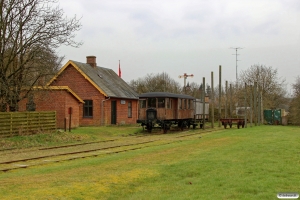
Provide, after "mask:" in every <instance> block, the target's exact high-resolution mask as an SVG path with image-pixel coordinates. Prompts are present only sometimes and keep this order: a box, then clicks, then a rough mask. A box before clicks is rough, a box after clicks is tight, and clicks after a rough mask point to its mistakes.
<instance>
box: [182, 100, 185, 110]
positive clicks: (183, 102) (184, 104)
mask: <svg viewBox="0 0 300 200" xmlns="http://www.w3.org/2000/svg"><path fill="white" fill-rule="evenodd" d="M182 101H183V102H182V104H183V106H182V107H183V109H186V99H183V100H182Z"/></svg>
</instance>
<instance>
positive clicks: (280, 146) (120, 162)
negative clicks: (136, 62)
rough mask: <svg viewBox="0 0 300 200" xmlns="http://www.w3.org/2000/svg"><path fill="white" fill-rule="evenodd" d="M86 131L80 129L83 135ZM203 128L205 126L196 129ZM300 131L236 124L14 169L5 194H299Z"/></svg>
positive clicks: (1, 181)
mask: <svg viewBox="0 0 300 200" xmlns="http://www.w3.org/2000/svg"><path fill="white" fill-rule="evenodd" d="M129 128H132V127H129ZM87 130H89V129H87ZM81 131H82V130H79V129H78V130H77V133H74V134H78V135H81V136H82V135H84V133H82V132H81ZM126 131H128V129H126ZM126 131H124V132H126ZM134 131H136V130H135V129H134ZM134 131H133V133H134ZM197 131H199V132H201V130H199V129H198V130H196V131H195V130H192V131H190V132H193V133H195V132H197ZM129 132H130V131H129ZM96 133H98V131H95V133H91V134H96ZM126 134H127V132H126ZM176 134H178V133H172V134H168V135H167V136H169V137H175V136H176ZM187 134H188V132H187ZM200 136H201V137H200ZM299 136H300V128H299V127H285V126H259V127H252V128H247V129H236V128H234V129H226V130H218V131H216V132H210V133H202V134H200V135H198V136H196V137H186V138H184V137H183V138H182V139H181V140H179V141H178V142H173V143H170V144H167V145H157V146H154V147H148V148H143V149H140V150H135V151H128V152H125V153H119V154H111V155H107V156H102V157H94V158H85V159H78V160H73V161H67V162H60V163H53V164H47V165H43V166H36V167H31V168H28V169H19V170H13V171H9V172H6V173H0V195H1V199H277V196H276V195H277V193H278V192H298V193H300V173H299V170H300V145H299V142H300V137H299ZM82 137H83V136H82ZM93 137H96V136H93ZM97 137H98V136H97ZM116 137H122V136H116ZM129 137H130V136H129ZM149 137H153V138H155V137H159V135H153V136H149Z"/></svg>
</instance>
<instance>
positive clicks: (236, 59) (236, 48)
mask: <svg viewBox="0 0 300 200" xmlns="http://www.w3.org/2000/svg"><path fill="white" fill-rule="evenodd" d="M230 49H235V54H232V55H235V78H236V81H237V80H238V72H237V67H238V65H237V61H240V60H238V58H237V57H238V55H240V54H238V53H237V51H238V49H243V48H241V47H230Z"/></svg>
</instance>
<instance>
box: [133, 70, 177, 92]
mask: <svg viewBox="0 0 300 200" xmlns="http://www.w3.org/2000/svg"><path fill="white" fill-rule="evenodd" d="M129 85H130V86H131V87H132V88H133V89H134V90H135V91H136V92H137V93H139V94H141V93H146V92H171V93H181V92H182V87H181V86H180V84H179V83H178V82H176V81H175V80H174V79H172V78H171V77H170V76H169V75H168V74H167V73H165V72H163V73H160V74H159V73H158V74H147V75H146V76H145V77H143V78H138V79H137V80H131V81H130V82H129Z"/></svg>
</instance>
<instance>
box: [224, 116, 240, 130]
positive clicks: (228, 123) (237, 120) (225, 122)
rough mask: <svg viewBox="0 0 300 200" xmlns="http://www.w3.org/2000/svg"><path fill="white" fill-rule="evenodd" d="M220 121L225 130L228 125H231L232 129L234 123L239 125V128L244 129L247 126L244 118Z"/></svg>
mask: <svg viewBox="0 0 300 200" xmlns="http://www.w3.org/2000/svg"><path fill="white" fill-rule="evenodd" d="M220 121H221V122H222V125H223V126H224V128H227V125H229V127H230V128H231V127H232V124H233V123H236V124H237V128H240V127H242V128H244V126H245V119H242V118H223V119H220Z"/></svg>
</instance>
